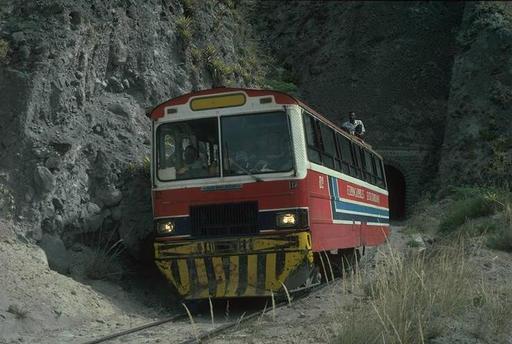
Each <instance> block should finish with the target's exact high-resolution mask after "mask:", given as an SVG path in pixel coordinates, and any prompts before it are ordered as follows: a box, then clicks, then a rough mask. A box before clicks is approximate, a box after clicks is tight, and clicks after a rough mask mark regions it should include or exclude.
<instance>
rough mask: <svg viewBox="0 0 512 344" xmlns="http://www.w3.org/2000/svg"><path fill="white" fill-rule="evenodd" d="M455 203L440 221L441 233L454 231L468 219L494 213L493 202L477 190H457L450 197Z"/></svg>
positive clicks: (480, 190)
mask: <svg viewBox="0 0 512 344" xmlns="http://www.w3.org/2000/svg"><path fill="white" fill-rule="evenodd" d="M452 197H453V198H455V201H454V202H453V203H452V204H451V205H450V207H449V208H448V209H447V212H446V214H445V215H444V216H443V218H442V219H441V223H440V224H439V230H440V231H441V232H445V233H446V232H452V231H455V230H456V229H457V228H458V227H459V226H460V225H462V224H464V222H466V220H468V219H475V218H478V217H483V216H488V215H491V214H492V213H493V212H494V211H495V206H494V204H493V202H492V201H491V200H490V199H488V198H487V197H486V196H485V194H484V193H483V192H482V189H479V188H459V189H458V190H457V191H456V193H455V194H454V195H453V196H452Z"/></svg>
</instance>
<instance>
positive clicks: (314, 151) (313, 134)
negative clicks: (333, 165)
mask: <svg viewBox="0 0 512 344" xmlns="http://www.w3.org/2000/svg"><path fill="white" fill-rule="evenodd" d="M304 130H305V131H306V145H307V151H308V159H309V161H311V162H314V163H317V164H321V163H322V159H321V157H320V152H321V142H320V137H319V130H318V123H317V121H316V120H315V119H314V118H313V117H312V116H309V115H308V114H306V113H304Z"/></svg>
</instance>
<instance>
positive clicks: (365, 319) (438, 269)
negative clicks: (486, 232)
mask: <svg viewBox="0 0 512 344" xmlns="http://www.w3.org/2000/svg"><path fill="white" fill-rule="evenodd" d="M467 247H468V245H467V244H466V242H465V240H458V241H456V242H452V243H450V244H449V245H446V246H439V247H437V248H435V249H433V250H432V251H430V252H429V253H428V254H413V255H409V256H405V255H402V254H399V253H398V252H396V251H394V250H393V249H391V248H388V249H387V252H385V253H384V256H383V259H382V261H381V263H379V264H378V265H377V266H376V267H375V270H374V271H372V272H371V274H370V273H368V272H365V271H356V272H355V274H354V276H353V277H352V278H351V280H352V281H351V282H349V283H350V284H351V285H348V284H347V285H348V286H347V294H353V291H354V290H356V289H361V290H366V296H365V297H363V298H356V300H355V301H354V303H353V304H352V305H351V306H350V307H349V308H348V309H343V310H341V311H340V316H339V319H338V321H339V323H340V327H339V335H338V337H337V340H336V342H338V343H354V344H357V343H425V342H429V341H430V340H432V339H433V338H436V337H439V336H444V335H446V334H447V333H448V331H449V327H448V324H450V323H453V322H454V321H460V319H465V317H466V316H468V314H471V315H472V317H473V318H477V319H478V322H476V323H475V324H474V326H473V325H471V326H470V327H471V331H472V332H475V333H477V332H478V333H479V335H478V337H480V338H486V340H492V339H496V338H504V336H505V335H506V331H507V326H506V324H507V321H508V319H510V316H511V315H512V310H510V307H507V306H505V305H507V303H506V302H504V301H506V300H510V298H511V297H512V292H511V290H510V288H508V289H506V288H505V289H504V288H502V287H499V286H497V285H495V284H491V283H488V282H486V281H485V280H484V279H483V278H478V273H477V271H476V270H475V267H474V264H470V263H469V260H468V259H469V258H468V257H470V256H471V255H472V254H474V252H469V251H468V248H467ZM475 281H480V283H475ZM508 304H510V303H508ZM473 336H475V335H474V334H473ZM500 336H501V337H500Z"/></svg>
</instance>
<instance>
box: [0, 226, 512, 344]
mask: <svg viewBox="0 0 512 344" xmlns="http://www.w3.org/2000/svg"><path fill="white" fill-rule="evenodd" d="M3 225H4V227H5V224H3ZM11 229H12V228H11ZM0 232H1V233H2V235H1V236H0V266H1V270H0V343H23V342H25V343H34V342H37V343H56V342H58V343H86V342H88V341H90V340H93V339H96V338H99V337H101V336H105V335H108V334H111V333H113V332H119V331H122V330H125V329H129V328H132V327H135V326H139V325H142V324H145V323H148V322H151V321H154V320H157V319H161V318H164V317H167V316H170V315H172V314H176V313H178V312H182V310H183V307H182V306H181V305H179V304H177V303H176V302H173V299H172V298H171V297H170V296H169V298H168V299H167V300H162V298H165V296H163V295H165V292H166V291H164V292H162V290H161V289H159V288H160V286H157V285H155V288H154V290H153V291H154V294H155V295H148V293H151V287H149V286H148V285H147V284H144V283H143V282H140V281H138V282H137V281H136V280H135V279H134V280H131V281H130V282H129V286H130V288H128V287H127V286H124V288H123V287H121V285H122V283H121V282H122V281H91V280H82V281H80V282H79V281H77V280H76V279H73V278H71V277H69V276H65V275H62V274H59V273H57V272H55V271H53V270H51V269H50V268H49V267H48V263H47V260H46V256H45V254H44V251H43V250H41V249H40V248H39V247H37V246H34V245H31V244H23V243H20V242H19V240H16V237H15V233H14V231H11V233H10V234H9V231H6V230H3V231H0ZM6 233H7V234H6ZM392 233H393V234H392V236H391V240H390V244H389V245H383V246H381V247H379V248H374V249H367V250H366V255H365V256H363V258H362V260H361V266H362V267H363V268H366V269H371V268H372V266H373V265H374V264H375V262H376V261H377V260H379V259H381V258H382V256H383V255H382V254H381V253H382V252H383V250H384V251H385V250H389V249H390V247H392V248H395V249H397V250H399V251H402V252H403V251H404V250H408V249H411V248H408V243H410V241H411V239H413V238H414V235H413V236H411V235H410V234H408V233H405V232H404V231H403V227H402V226H394V227H393V232H392ZM414 249H416V250H417V249H419V248H418V247H415V248H414ZM480 252H481V254H480V255H479V256H476V257H474V258H473V262H474V263H476V264H478V266H480V267H481V270H482V274H483V275H484V276H485V278H488V279H490V280H496V281H501V282H502V281H503V279H506V278H509V279H512V276H511V275H512V259H511V255H510V254H507V253H503V252H498V251H490V250H481V251H480ZM365 297H366V295H365V293H364V291H363V290H362V289H361V288H357V287H354V277H353V276H352V277H350V276H347V278H345V279H343V280H339V281H336V282H334V283H332V282H331V284H330V285H328V286H326V287H325V288H323V289H321V290H319V291H317V292H315V293H312V294H310V295H308V296H306V297H304V298H301V299H297V300H292V302H291V305H290V306H285V307H282V308H278V309H276V310H275V311H272V309H271V303H270V301H269V300H249V301H247V300H245V301H238V302H234V301H233V302H232V303H231V304H230V305H229V307H228V308H227V307H226V306H227V305H226V302H223V301H221V302H215V303H213V308H214V323H215V324H214V325H212V319H211V317H210V309H209V305H208V303H207V302H206V303H203V304H200V305H199V306H198V307H195V308H196V309H193V310H194V311H196V313H195V314H196V315H194V316H193V323H191V322H190V320H188V319H185V320H180V321H178V322H175V323H168V324H164V325H161V326H158V327H155V328H151V329H148V330H145V331H142V332H139V333H136V334H131V335H128V336H124V337H120V338H118V339H115V340H112V341H110V342H111V343H167V342H170V341H172V342H182V341H185V340H187V339H191V338H194V336H196V335H197V334H199V333H202V332H204V331H209V330H211V329H212V328H213V327H214V326H219V325H222V324H225V323H227V322H232V321H235V320H237V319H239V318H240V317H242V316H246V315H248V314H251V313H253V312H256V311H258V310H261V309H262V308H263V307H265V304H267V307H268V308H269V311H268V312H267V313H266V314H265V315H263V316H261V317H259V318H257V319H254V320H250V321H249V322H247V323H243V324H242V325H240V327H238V328H236V329H233V330H230V331H228V332H227V333H225V334H223V335H221V336H218V337H215V338H212V339H211V340H210V342H213V343H217V344H227V343H230V344H232V343H276V342H278V343H329V342H333V340H334V339H335V338H336V335H337V334H338V333H339V326H340V325H339V319H340V314H341V311H342V310H343V309H347V308H348V307H351V306H352V305H353V304H354V303H355V302H356V301H358V300H361V299H363V298H365ZM158 301H160V302H158ZM192 308H193V307H192ZM452 327H453V332H452V333H449V334H448V335H447V336H445V337H443V338H438V339H436V341H435V342H436V343H442V344H446V343H452V342H459V343H466V342H468V341H472V342H475V343H479V342H482V341H478V340H476V339H474V338H470V337H468V335H467V327H468V326H467V324H464V323H454V324H453V326H452Z"/></svg>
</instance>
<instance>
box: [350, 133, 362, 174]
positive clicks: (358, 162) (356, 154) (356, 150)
mask: <svg viewBox="0 0 512 344" xmlns="http://www.w3.org/2000/svg"><path fill="white" fill-rule="evenodd" d="M351 146H352V161H353V162H354V173H355V176H356V177H359V178H362V177H363V173H364V172H363V159H361V147H359V146H358V145H357V144H355V143H353V142H352V145H351Z"/></svg>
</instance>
